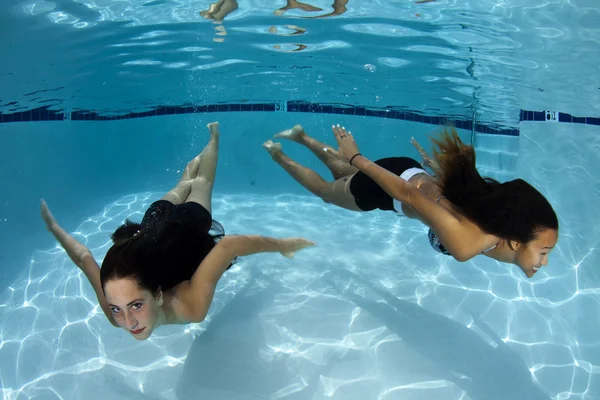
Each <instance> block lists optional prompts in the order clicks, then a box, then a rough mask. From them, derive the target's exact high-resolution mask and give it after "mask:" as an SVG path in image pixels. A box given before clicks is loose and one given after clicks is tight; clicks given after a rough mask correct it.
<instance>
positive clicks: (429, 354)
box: [0, 0, 600, 400]
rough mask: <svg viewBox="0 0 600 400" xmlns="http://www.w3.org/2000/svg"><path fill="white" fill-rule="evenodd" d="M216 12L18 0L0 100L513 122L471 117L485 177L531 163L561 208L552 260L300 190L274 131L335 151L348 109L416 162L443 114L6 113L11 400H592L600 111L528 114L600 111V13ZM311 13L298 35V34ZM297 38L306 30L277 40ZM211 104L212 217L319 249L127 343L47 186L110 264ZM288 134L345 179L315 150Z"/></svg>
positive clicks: (469, 8)
mask: <svg viewBox="0 0 600 400" xmlns="http://www.w3.org/2000/svg"><path fill="white" fill-rule="evenodd" d="M314 4H315V5H317V6H319V7H321V8H323V9H324V11H323V12H322V13H321V14H323V13H327V12H329V11H331V3H330V2H314ZM209 5H210V3H209V2H198V3H192V2H181V1H177V2H160V1H158V2H150V3H148V2H127V3H123V2H83V1H82V2H70V1H69V2H65V1H63V2H46V1H40V2H19V3H16V2H15V3H14V4H12V6H11V7H7V9H6V10H7V11H5V12H4V14H3V15H2V16H1V19H2V23H3V26H4V27H5V28H4V29H5V30H6V32H8V35H2V38H1V39H0V41H2V43H3V44H4V45H5V46H4V47H3V48H4V49H7V50H5V55H6V57H4V58H3V63H1V64H0V85H1V86H0V87H1V88H2V94H1V96H0V97H1V98H2V101H1V102H0V112H2V113H3V114H2V115H8V114H11V113H13V114H14V113H19V112H22V111H23V110H27V109H35V108H36V107H42V106H44V105H52V107H53V108H54V109H56V110H68V111H69V112H74V111H77V110H84V111H93V112H95V113H98V115H115V114H124V113H128V112H132V111H144V110H148V109H155V107H157V106H168V105H171V106H180V105H185V104H192V105H202V104H218V103H219V102H226V103H231V104H233V103H235V104H246V103H248V104H250V103H256V102H261V101H265V102H267V101H273V102H281V101H285V100H307V101H312V102H316V103H330V102H333V103H344V104H350V105H356V106H364V107H381V108H385V107H388V106H394V107H398V109H400V110H406V111H411V112H418V113H422V114H424V115H428V116H441V117H445V118H450V119H460V118H470V119H473V117H475V120H476V121H477V122H480V123H485V124H488V125H489V126H494V127H504V128H510V129H515V128H516V129H518V133H519V136H518V137H511V138H508V137H504V139H506V140H503V138H502V136H494V140H490V137H489V135H488V136H486V135H485V134H482V133H481V132H479V133H475V135H474V136H473V132H470V131H466V130H460V134H461V137H463V139H464V140H465V141H467V142H468V141H470V140H471V139H472V138H473V137H474V138H475V144H476V146H477V145H479V146H481V147H480V149H481V152H480V153H478V157H479V158H478V162H479V163H480V164H481V165H482V166H484V167H485V168H486V172H490V173H491V174H498V175H499V176H505V177H506V176H510V175H511V174H514V175H515V176H518V177H523V178H524V179H527V180H528V181H530V182H532V183H533V184H534V185H535V186H536V187H538V188H540V190H541V191H542V192H543V193H544V194H546V195H547V196H548V198H549V199H550V201H551V202H552V203H553V204H554V205H555V208H556V210H557V212H558V214H559V218H560V224H561V236H560V240H559V243H558V247H557V248H556V249H555V250H554V251H553V253H552V255H551V257H550V265H549V267H548V268H543V269H542V270H541V271H540V272H539V273H537V274H536V276H535V278H534V279H531V280H529V279H527V278H525V277H524V276H523V275H522V273H521V272H520V270H518V269H517V268H516V267H513V266H509V265H504V264H500V263H497V262H495V261H492V260H488V259H486V258H484V257H478V258H475V259H474V260H472V261H470V262H467V263H458V262H455V261H451V260H449V259H448V258H447V257H444V256H441V255H438V254H437V253H435V252H433V251H431V249H430V248H429V244H428V242H427V238H426V229H425V227H423V226H422V225H420V224H418V223H416V222H415V221H410V220H406V219H403V218H398V217H395V216H393V215H389V213H383V212H373V213H368V214H358V213H352V212H348V211H344V210H341V209H337V208H334V207H333V206H331V205H327V204H325V203H323V202H322V201H320V200H318V199H316V198H314V197H312V196H309V195H308V194H307V193H306V192H305V191H304V190H303V189H302V188H300V187H299V185H298V184H296V183H295V182H293V180H292V179H291V178H289V177H288V176H287V175H286V174H285V173H284V172H283V171H282V170H281V168H280V167H278V166H277V165H276V164H274V163H273V162H272V161H271V160H270V157H269V156H268V154H267V153H266V152H265V151H264V149H262V148H261V146H260V145H261V143H262V142H263V141H264V140H266V139H269V138H270V137H271V135H272V134H274V133H276V132H278V131H280V130H282V129H286V128H289V127H291V126H292V125H293V124H295V123H301V124H303V125H304V126H305V127H306V129H307V131H309V133H310V134H311V135H314V136H316V137H317V138H319V139H320V140H323V141H326V142H328V143H330V144H331V143H333V142H332V141H333V138H332V137H331V134H330V131H329V127H330V126H331V124H333V123H338V122H339V123H342V124H344V125H346V126H347V127H350V128H351V129H352V131H353V132H354V134H355V136H356V137H357V140H358V143H359V146H360V149H361V152H363V153H366V154H368V155H369V157H370V158H372V159H376V158H379V157H383V156H390V155H409V156H412V157H415V158H416V157H417V154H416V152H415V151H414V149H411V147H410V145H409V143H408V141H409V139H410V137H411V136H415V137H417V139H418V140H419V141H421V142H422V143H426V140H427V135H430V134H432V133H433V132H435V131H436V129H437V126H435V125H433V124H427V123H417V122H404V121H398V120H393V119H390V118H383V117H363V116H359V115H339V114H337V115H336V114H331V113H327V112H325V113H319V114H315V113H304V112H299V113H291V112H285V111H282V112H258V111H257V112H245V113H236V112H229V113H209V114H206V113H197V114H191V115H168V116H152V117H147V118H137V119H131V120H127V121H98V120H94V121H54V122H20V123H17V122H11V123H2V124H0V138H1V139H0V140H1V141H2V142H1V143H2V146H0V160H2V161H1V163H2V168H1V169H0V180H1V181H2V182H3V183H4V184H3V188H2V196H3V203H1V204H2V208H0V212H1V213H2V214H1V215H0V235H1V238H2V244H1V245H0V246H1V247H0V249H1V252H0V265H1V272H2V277H3V280H2V282H3V284H2V285H1V287H0V391H1V393H2V396H3V398H5V399H24V398H31V399H33V398H40V399H59V398H62V399H77V398H82V397H84V396H85V398H89V399H96V398H98V399H100V398H102V399H105V398H114V399H137V398H140V399H141V398H144V399H145V398H153V399H197V398H211V399H267V398H270V399H274V398H277V399H343V400H347V399H350V400H352V399H360V400H363V399H385V400H390V399H444V400H445V399H472V400H478V399H490V400H505V399H582V400H589V399H596V398H600V378H599V366H600V344H599V343H598V336H597V332H598V331H600V313H599V311H598V310H600V307H599V306H600V304H599V303H600V277H599V275H598V271H597V265H598V256H597V251H596V249H597V248H598V239H597V238H598V237H600V236H599V232H598V226H599V225H598V223H597V221H596V219H597V218H596V217H594V213H593V210H594V209H595V207H596V205H597V204H598V201H599V200H600V195H599V193H600V182H598V179H597V178H596V177H595V175H594V173H595V171H598V170H599V168H600V165H598V162H599V160H600V157H599V156H600V150H599V149H600V143H599V140H600V139H599V138H600V135H599V133H600V131H599V129H600V128H598V127H597V126H586V125H576V124H565V123H544V122H520V123H519V110H520V109H526V110H543V109H555V110H559V111H561V112H569V113H571V114H572V115H576V116H591V117H593V116H598V115H600V112H598V104H599V103H598V101H596V100H597V97H598V94H597V88H598V87H599V86H598V81H597V80H598V75H597V74H596V73H595V66H596V65H597V60H596V58H595V57H597V56H596V55H595V53H593V52H591V51H590V49H593V48H595V47H594V46H595V45H596V44H597V43H596V42H597V35H596V33H597V26H598V25H597V23H596V22H597V21H598V16H599V12H598V8H597V5H595V4H594V3H592V2H585V1H574V0H571V1H568V2H565V1H545V2H517V1H511V2H495V1H482V2H477V3H472V2H466V1H465V2H461V1H437V2H432V3H427V4H420V5H417V4H414V3H413V2H400V1H395V2H378V1H374V2H364V3H361V4H360V5H357V4H353V2H352V0H351V1H350V2H349V3H348V5H347V8H348V10H347V11H346V12H345V13H344V14H342V15H339V16H336V17H335V18H329V19H316V20H308V19H301V18H298V17H301V16H302V17H303V16H309V15H315V14H310V13H303V12H298V11H288V12H286V13H285V14H284V15H283V16H282V17H278V16H275V15H274V14H273V11H274V10H275V9H277V8H279V7H283V6H284V5H285V2H280V3H278V4H276V5H271V4H268V3H266V2H262V1H249V2H246V3H243V2H242V1H240V2H239V9H238V10H237V11H235V12H234V13H232V14H230V16H228V17H227V18H226V19H225V21H224V22H223V27H224V29H226V31H227V35H226V36H223V35H217V33H219V29H221V28H219V25H218V24H211V23H210V22H209V21H206V20H203V19H202V18H201V17H199V16H198V12H199V11H201V10H206V9H208V7H209ZM416 14H419V16H417V15H416ZM272 27H276V29H275V32H273V29H270V28H272ZM298 27H300V28H302V29H306V31H305V32H302V33H300V34H296V35H291V36H286V35H290V34H291V33H293V32H298ZM300 32H301V31H300ZM214 39H224V40H223V41H215V40H214ZM298 44H303V45H306V46H307V47H306V48H305V49H302V50H301V51H295V52H286V51H287V50H298V49H300V48H302V47H301V46H300V47H299V46H298ZM276 46H279V47H276ZM15 115H16V114H15ZM213 120H218V121H219V122H220V124H221V131H222V140H221V145H220V149H221V150H220V159H219V166H218V171H217V185H216V187H215V196H214V205H213V209H214V214H215V219H217V220H219V221H220V222H221V223H222V224H223V225H224V227H225V230H226V232H227V233H256V234H265V235H270V236H278V237H281V236H298V235H301V236H305V237H307V238H309V239H312V240H314V241H316V242H317V244H318V246H316V247H315V248H312V249H309V250H306V251H303V252H300V253H298V254H297V256H296V257H295V258H294V259H292V260H288V259H285V258H283V257H281V256H278V255H276V254H260V255H255V256H249V257H245V258H243V259H242V260H240V261H239V262H238V263H237V264H236V265H235V266H234V267H233V268H232V270H230V271H229V272H227V273H226V274H225V276H224V278H223V280H222V281H221V282H220V284H219V287H218V291H217V294H216V297H215V301H214V303H213V307H212V308H211V311H210V314H209V318H208V319H207V320H206V321H205V322H203V323H201V324H189V325H185V326H174V327H173V326H170V327H163V328H160V329H159V330H157V332H155V336H153V337H152V339H151V340H149V341H146V342H143V343H138V342H135V341H134V340H133V339H132V338H130V337H129V334H127V333H125V332H122V331H120V330H118V329H116V328H113V327H112V326H111V325H110V324H109V323H108V322H107V321H106V319H105V317H104V316H103V314H102V311H101V310H100V309H99V307H98V306H97V303H96V301H95V295H94V293H93V291H92V289H91V287H90V285H89V284H88V283H87V281H86V280H85V277H84V276H83V274H81V273H80V272H79V270H78V269H77V268H76V267H75V266H74V265H73V264H72V263H71V262H70V261H69V259H68V258H67V257H66V255H65V253H64V252H63V251H62V250H61V249H60V248H58V247H56V245H55V243H54V241H53V240H52V237H51V236H50V234H49V233H48V232H46V231H44V229H43V224H42V223H41V219H40V218H39V212H38V204H39V199H40V198H41V197H44V198H46V199H47V200H48V202H49V206H50V208H51V210H52V211H53V213H54V214H55V216H56V217H57V219H58V220H59V222H60V223H61V224H62V225H63V226H64V227H65V229H67V230H68V231H69V232H73V233H74V234H75V235H76V236H77V237H78V238H79V239H81V240H82V241H84V242H85V243H86V244H87V246H88V247H90V248H91V249H92V252H93V253H94V255H95V256H96V259H97V260H99V261H100V260H101V259H102V257H103V256H104V254H105V252H106V250H107V249H108V245H109V236H108V235H109V233H110V232H111V231H112V230H114V228H115V227H116V226H118V225H119V224H120V223H121V222H122V221H123V219H124V218H127V217H131V218H133V219H138V220H139V219H140V218H141V216H142V215H143V212H144V211H145V208H146V207H147V206H148V205H149V204H150V203H151V202H152V201H153V200H156V199H158V198H160V196H161V195H162V194H163V193H164V192H165V191H167V190H168V189H169V188H170V187H171V186H172V185H174V184H175V182H176V181H177V179H178V176H179V173H180V170H181V169H182V168H183V167H184V165H185V163H186V162H187V161H188V160H189V159H190V158H191V157H193V156H194V155H195V154H197V152H198V151H199V150H200V149H201V148H202V146H203V145H204V143H205V142H206V140H207V138H208V134H207V132H206V129H205V125H206V123H207V122H210V121H213ZM11 121H12V119H11ZM515 143H517V145H516V146H515ZM283 146H284V150H285V151H286V152H287V153H288V154H289V155H291V156H292V157H293V158H294V159H297V160H298V161H300V162H301V163H303V164H305V165H307V166H309V167H311V168H315V169H316V170H317V171H318V172H319V173H321V174H322V175H323V176H324V177H326V178H327V179H329V175H328V173H327V171H326V170H325V168H324V167H323V166H321V165H319V163H318V160H316V158H315V157H314V156H312V155H311V154H309V152H308V151H307V150H306V149H302V148H300V146H298V145H295V144H293V143H288V142H283ZM515 154H516V155H515ZM515 158H516V161H515ZM507 159H508V160H510V161H509V162H508V164H505V163H504V161H502V160H507ZM498 160H500V161H498ZM508 165H510V167H508Z"/></svg>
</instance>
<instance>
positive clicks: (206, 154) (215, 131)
mask: <svg viewBox="0 0 600 400" xmlns="http://www.w3.org/2000/svg"><path fill="white" fill-rule="evenodd" d="M207 127H208V130H209V131H210V140H209V141H208V144H207V145H206V147H204V150H202V153H200V155H198V169H197V173H196V176H193V177H192V178H191V179H192V180H191V188H190V193H189V195H188V196H187V199H186V200H185V202H186V203H187V202H190V201H192V202H194V203H198V204H200V205H201V206H202V207H204V208H206V209H207V210H208V212H210V213H212V207H211V205H212V190H213V186H214V184H215V175H216V173H217V160H218V153H219V123H218V122H212V123H210V124H208V125H207Z"/></svg>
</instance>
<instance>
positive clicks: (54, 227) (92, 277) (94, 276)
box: [40, 200, 118, 326]
mask: <svg viewBox="0 0 600 400" xmlns="http://www.w3.org/2000/svg"><path fill="white" fill-rule="evenodd" d="M40 207H41V212H42V218H43V219H44V222H45V223H46V228H47V229H48V230H49V231H50V233H52V234H53V235H54V237H55V238H56V240H58V242H59V243H60V245H61V246H62V248H63V249H65V251H66V252H67V254H68V255H69V258H70V259H71V261H73V262H74V263H75V265H77V266H78V267H79V269H81V270H82V271H83V273H84V274H85V276H86V277H87V279H88V281H89V282H90V284H91V285H92V287H93V288H94V292H96V297H97V298H98V303H99V304H100V307H101V308H102V311H104V315H106V318H108V320H109V321H110V323H111V324H112V325H114V326H118V325H117V323H116V322H115V320H114V318H113V315H112V311H111V310H110V307H109V306H108V302H107V301H106V297H105V296H104V291H103V290H102V285H101V283H100V266H99V265H98V263H97V262H96V260H94V257H93V256H92V253H91V251H90V250H89V249H88V248H87V247H85V246H84V245H83V244H81V243H79V242H78V241H77V240H75V238H74V237H73V236H71V235H69V234H68V233H67V232H66V231H65V230H64V229H63V228H61V226H60V225H59V224H58V222H56V219H54V217H53V216H52V213H50V209H49V208H48V205H47V204H46V202H45V201H44V200H42V203H41V206H40Z"/></svg>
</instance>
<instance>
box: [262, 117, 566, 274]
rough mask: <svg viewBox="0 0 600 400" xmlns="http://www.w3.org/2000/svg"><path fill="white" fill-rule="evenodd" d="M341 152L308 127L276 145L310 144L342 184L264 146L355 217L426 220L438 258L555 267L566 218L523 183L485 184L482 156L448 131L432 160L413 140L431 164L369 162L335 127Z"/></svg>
mask: <svg viewBox="0 0 600 400" xmlns="http://www.w3.org/2000/svg"><path fill="white" fill-rule="evenodd" d="M333 134H334V135H335V138H336V140H337V143H338V146H339V151H336V150H335V149H333V148H332V147H330V146H327V145H325V144H323V143H321V142H319V141H317V140H316V139H314V138H312V137H310V136H309V135H308V134H306V132H304V129H303V128H302V127H301V126H300V125H296V126H295V127H294V128H292V129H290V130H287V131H283V132H281V133H279V134H277V135H275V137H276V138H284V139H288V140H292V141H294V142H296V143H299V144H303V145H305V146H306V147H307V148H308V149H310V150H311V151H312V152H313V153H314V154H315V155H316V156H317V157H319V159H320V160H321V161H322V162H323V163H324V164H325V165H326V166H327V167H328V168H329V170H330V171H331V173H332V174H333V177H334V179H335V180H334V181H333V182H328V181H325V180H324V179H323V178H321V176H319V175H318V174H317V173H316V172H314V171H312V170H311V169H309V168H306V167H304V166H302V165H300V164H298V163H296V162H295V161H293V160H292V159H290V158H289V157H288V156H286V155H285V154H284V153H283V152H282V150H281V144H280V143H274V142H272V141H271V140H268V141H266V142H265V143H264V144H263V147H265V148H266V149H267V150H268V151H269V153H270V154H271V157H272V158H273V160H274V161H275V162H277V163H278V164H279V165H280V166H282V167H283V168H284V169H285V170H286V171H287V172H288V173H289V174H290V175H291V176H292V177H293V178H294V179H295V180H296V181H298V182H299V183H300V184H301V185H302V186H304V187H305V188H306V189H308V190H309V191H310V192H312V193H313V194H315V195H317V196H319V197H321V198H322V199H323V201H325V202H327V203H331V204H335V205H337V206H339V207H342V208H345V209H348V210H353V211H371V210H375V209H380V210H389V211H395V212H396V213H398V214H402V215H405V216H407V217H408V218H413V219H418V220H420V221H421V222H423V223H424V224H425V225H427V226H428V227H429V228H430V229H429V234H428V236H429V242H430V244H431V246H432V247H433V248H434V249H435V250H436V251H438V252H440V253H443V254H446V255H450V256H452V257H454V258H455V259H456V260H458V261H467V260H470V259H471V258H473V257H475V256H476V255H478V254H483V255H485V256H488V257H491V258H493V259H495V260H497V261H501V262H507V263H512V264H515V265H517V266H518V267H519V268H520V269H521V270H522V271H523V272H524V273H525V275H526V276H527V277H529V278H531V277H532V276H533V275H534V274H535V273H536V272H537V271H538V270H539V268H540V267H541V266H542V265H547V263H548V253H549V252H550V251H551V250H552V248H554V246H555V245H556V242H557V240H558V219H557V217H556V213H555V212H554V210H553V208H552V206H551V205H550V203H549V202H548V200H546V198H545V197H544V196H543V195H542V194H541V193H540V192H539V191H537V190H536V189H535V188H534V187H533V186H531V185H529V184H528V183H527V182H525V181H524V180H522V179H515V180H513V181H510V182H504V183H499V182H497V181H495V180H493V179H491V178H482V177H481V176H480V175H479V173H478V172H477V169H476V167H475V150H474V149H473V147H472V146H467V145H465V144H463V143H462V141H461V140H460V138H459V137H458V134H457V133H456V131H455V130H454V129H453V128H447V129H445V130H444V132H443V133H442V135H441V138H440V139H437V140H435V139H432V142H433V144H434V145H435V146H436V147H437V149H434V153H433V154H434V156H433V157H430V156H429V155H428V154H427V153H426V152H425V151H424V150H423V149H422V148H421V146H420V145H419V144H418V143H417V142H416V141H415V140H414V139H413V140H412V143H413V145H415V146H416V147H417V149H418V150H419V152H420V153H421V155H422V156H423V165H425V166H428V167H429V168H431V169H432V170H433V171H434V175H430V174H429V173H428V172H427V171H426V170H425V169H423V166H422V165H421V164H419V162H417V161H415V160H413V159H411V158H407V157H390V158H383V159H380V160H377V161H375V162H372V161H370V160H368V159H367V158H366V157H365V156H363V155H362V154H361V153H360V152H359V150H358V147H357V145H356V142H355V140H354V138H353V136H352V133H351V132H349V131H346V129H345V128H343V127H340V126H339V125H337V126H334V127H333Z"/></svg>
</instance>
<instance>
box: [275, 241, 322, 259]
mask: <svg viewBox="0 0 600 400" xmlns="http://www.w3.org/2000/svg"><path fill="white" fill-rule="evenodd" d="M315 244H316V243H315V242H313V241H310V240H308V239H304V238H285V239H279V241H278V243H277V250H279V252H280V253H281V254H282V255H283V256H284V257H287V258H293V257H294V253H296V252H297V251H299V250H302V249H304V248H306V247H311V246H314V245H315Z"/></svg>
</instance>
